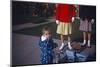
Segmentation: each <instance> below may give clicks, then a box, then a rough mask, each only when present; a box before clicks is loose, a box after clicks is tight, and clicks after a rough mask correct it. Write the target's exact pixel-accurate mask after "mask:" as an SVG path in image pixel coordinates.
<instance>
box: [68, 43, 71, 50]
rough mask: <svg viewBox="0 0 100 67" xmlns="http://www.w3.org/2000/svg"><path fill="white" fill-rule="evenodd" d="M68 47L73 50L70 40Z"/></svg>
mask: <svg viewBox="0 0 100 67" xmlns="http://www.w3.org/2000/svg"><path fill="white" fill-rule="evenodd" d="M68 49H70V50H72V46H71V44H70V42H68Z"/></svg>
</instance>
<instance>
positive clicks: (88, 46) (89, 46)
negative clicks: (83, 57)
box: [88, 40, 91, 48]
mask: <svg viewBox="0 0 100 67" xmlns="http://www.w3.org/2000/svg"><path fill="white" fill-rule="evenodd" d="M88 47H89V48H90V47H91V46H90V40H88Z"/></svg>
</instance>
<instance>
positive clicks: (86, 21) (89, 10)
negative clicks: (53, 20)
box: [79, 5, 96, 47]
mask: <svg viewBox="0 0 100 67" xmlns="http://www.w3.org/2000/svg"><path fill="white" fill-rule="evenodd" d="M79 17H80V27H79V30H80V31H82V32H83V44H82V46H85V45H86V41H87V46H88V47H90V43H91V32H92V24H93V23H94V21H95V18H96V7H95V6H84V5H83V6H79ZM87 36H88V40H87V39H86V38H87Z"/></svg>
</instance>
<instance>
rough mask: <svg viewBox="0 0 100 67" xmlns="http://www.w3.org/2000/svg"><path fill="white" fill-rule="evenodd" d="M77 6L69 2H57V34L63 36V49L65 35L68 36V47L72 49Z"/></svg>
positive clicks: (61, 47)
mask: <svg viewBox="0 0 100 67" xmlns="http://www.w3.org/2000/svg"><path fill="white" fill-rule="evenodd" d="M75 11H76V8H75V6H74V5H68V4H57V5H56V23H57V24H58V26H57V34H60V38H61V46H60V48H59V49H60V50H62V49H63V47H64V45H65V43H64V39H65V36H67V37H68V48H69V49H72V47H71V43H70V40H71V38H70V35H71V34H72V22H73V21H74V17H75V15H76V12H75Z"/></svg>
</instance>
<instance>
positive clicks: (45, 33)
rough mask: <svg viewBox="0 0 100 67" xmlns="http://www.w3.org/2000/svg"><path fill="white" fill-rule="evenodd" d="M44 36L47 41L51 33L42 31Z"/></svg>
mask: <svg viewBox="0 0 100 67" xmlns="http://www.w3.org/2000/svg"><path fill="white" fill-rule="evenodd" d="M44 36H45V37H46V38H47V39H49V38H50V37H51V33H50V32H49V31H44Z"/></svg>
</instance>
